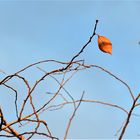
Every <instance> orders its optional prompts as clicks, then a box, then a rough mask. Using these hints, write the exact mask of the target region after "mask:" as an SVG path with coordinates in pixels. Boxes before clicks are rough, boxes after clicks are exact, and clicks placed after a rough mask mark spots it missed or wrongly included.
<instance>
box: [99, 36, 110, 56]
mask: <svg viewBox="0 0 140 140" xmlns="http://www.w3.org/2000/svg"><path fill="white" fill-rule="evenodd" d="M98 46H99V49H100V50H101V51H102V52H105V53H109V54H112V43H111V41H110V40H109V39H108V38H106V37H104V36H99V35H98Z"/></svg>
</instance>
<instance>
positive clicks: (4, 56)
mask: <svg viewBox="0 0 140 140" xmlns="http://www.w3.org/2000/svg"><path fill="white" fill-rule="evenodd" d="M139 13H140V2H139V1H126V0H124V1H14V0H13V1H12V0H11V1H0V48H1V51H0V69H1V70H3V71H5V72H6V73H7V74H12V73H14V72H16V71H18V70H20V69H21V68H23V67H25V66H26V65H28V64H30V63H34V62H37V61H40V60H46V59H55V60H60V61H69V60H70V59H71V58H72V56H74V55H75V54H76V53H77V52H78V51H79V50H80V49H81V47H82V46H83V45H84V44H85V43H86V41H87V40H88V38H89V36H90V35H91V34H92V31H93V27H94V24H95V20H96V19H98V20H99V24H98V27H97V30H96V32H97V33H98V34H100V35H103V36H106V37H108V38H109V39H110V40H111V42H112V44H113V54H112V55H108V54H104V53H102V52H101V51H100V50H99V49H98V45H97V37H94V39H93V40H92V43H91V44H90V45H89V46H88V47H87V48H86V50H85V51H84V53H83V54H82V55H81V56H80V57H79V59H84V60H85V62H86V63H87V64H96V65H99V66H102V67H104V68H106V69H108V70H109V71H111V72H112V73H114V74H115V75H116V76H118V77H120V78H121V79H122V80H124V81H125V82H127V83H128V84H129V85H130V87H131V88H132V91H133V93H134V95H137V94H138V93H139V91H140V87H139V83H140V76H139V72H140V67H139V60H140V45H139V44H138V42H139V41H140V26H139V25H140V18H139ZM51 67H55V66H51ZM37 73H38V72H37V71H34V72H32V73H30V72H27V73H26V74H28V75H27V77H29V78H30V80H31V81H33V80H34V75H36V76H40V75H39V74H37ZM2 77H4V75H2V74H1V78H2ZM77 83H78V86H77ZM13 84H14V83H13ZM51 84H53V83H52V82H51ZM51 84H50V87H51ZM17 85H18V83H17ZM19 88H20V87H19ZM66 88H67V89H68V90H70V91H71V93H72V95H73V96H74V97H75V98H78V97H79V98H80V95H81V92H82V91H83V90H85V92H86V94H85V98H87V99H97V100H101V101H106V102H110V103H115V104H118V105H121V106H123V107H125V108H129V107H130V103H131V99H130V96H129V93H128V91H127V89H126V87H124V86H123V85H122V84H120V83H119V82H118V81H116V80H114V79H113V78H112V77H110V76H108V75H107V74H105V73H103V72H102V71H100V70H97V69H91V70H86V71H83V72H80V73H79V74H77V75H76V76H75V77H74V78H73V80H72V82H71V83H70V85H66ZM21 89H22V88H21ZM2 91H3V92H5V91H4V89H2ZM21 92H23V91H21ZM5 94H6V93H5ZM75 94H76V95H75ZM7 98H9V96H8V95H4V93H3V95H2V97H1V98H0V101H1V102H2V103H3V102H5V101H6V100H7ZM7 112H8V107H7ZM60 112H61V113H60V114H59V115H58V116H59V119H58V118H55V117H54V118H53V117H52V116H53V113H52V114H49V115H48V116H47V117H48V118H47V119H48V120H49V121H50V124H51V122H52V124H51V125H52V128H53V129H54V133H56V134H58V135H59V136H60V137H62V136H63V132H64V128H65V125H66V122H67V121H66V118H65V117H64V115H63V114H67V113H69V112H68V109H67V108H65V109H63V110H62V111H60ZM54 113H57V112H54ZM58 113H59V112H58ZM136 113H137V114H140V113H139V110H136ZM11 117H12V116H11ZM42 117H44V116H42ZM9 118H10V117H9ZM57 119H58V120H59V122H61V126H62V128H59V131H58V128H57V127H56V126H55V125H56V123H57V125H59V122H58V120H57ZM63 120H65V121H63ZM124 120H125V115H124V114H123V113H122V112H120V111H119V110H116V109H114V108H113V109H112V108H109V107H104V106H98V105H94V104H85V103H83V105H81V107H80V109H79V111H78V112H77V116H76V117H75V119H74V122H73V125H72V127H71V129H70V134H69V138H79V139H81V138H85V139H86V138H87V139H88V138H91V139H93V138H114V134H115V133H116V131H117V130H118V129H119V128H120V127H121V125H122V123H123V122H124ZM139 123H140V119H139V118H138V117H133V118H132V121H131V123H130V125H129V128H128V130H127V132H126V135H125V138H139V137H138V134H139V133H140V131H139V130H140V129H139V125H137V124H139Z"/></svg>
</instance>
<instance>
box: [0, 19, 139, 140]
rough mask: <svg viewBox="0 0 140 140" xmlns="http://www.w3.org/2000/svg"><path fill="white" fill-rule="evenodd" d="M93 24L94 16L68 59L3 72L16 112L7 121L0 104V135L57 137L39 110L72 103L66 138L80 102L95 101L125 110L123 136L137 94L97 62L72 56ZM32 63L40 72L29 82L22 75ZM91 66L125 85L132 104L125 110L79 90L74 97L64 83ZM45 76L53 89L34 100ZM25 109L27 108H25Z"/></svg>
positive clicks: (21, 138) (136, 104) (55, 108)
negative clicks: (19, 83) (22, 88)
mask: <svg viewBox="0 0 140 140" xmlns="http://www.w3.org/2000/svg"><path fill="white" fill-rule="evenodd" d="M97 24H98V20H96V23H95V26H94V29H93V32H92V35H91V36H90V37H89V39H88V41H87V42H86V43H85V45H83V47H82V48H81V49H80V51H79V52H78V53H76V55H74V56H73V57H72V58H71V60H70V61H68V62H61V61H56V60H44V61H39V62H36V63H33V64H30V65H28V66H26V67H24V68H23V69H21V70H19V71H18V72H16V73H14V74H11V75H7V76H6V77H5V78H3V79H2V80H1V81H0V86H4V88H6V89H8V90H11V91H12V92H14V93H15V100H14V104H15V108H12V110H15V113H16V115H15V116H16V118H14V117H13V121H12V122H11V121H9V120H8V119H7V114H5V111H4V109H5V107H4V106H3V104H0V137H6V138H11V137H14V138H17V139H19V140H24V139H27V140H29V139H31V138H33V137H35V136H37V135H39V136H43V137H46V138H49V139H52V140H54V139H59V138H58V137H57V136H55V134H54V133H53V130H51V129H50V122H48V121H47V119H42V118H41V114H42V113H47V112H48V111H54V110H59V109H62V108H63V107H64V106H66V105H73V106H74V108H73V113H72V114H71V117H70V119H69V121H68V124H67V126H66V129H65V134H64V139H65V140H66V139H67V137H68V133H69V130H70V126H71V125H72V120H73V119H74V117H75V114H76V112H77V110H78V108H79V106H80V105H81V103H95V104H100V105H104V106H108V107H112V108H114V109H119V110H120V111H122V112H124V113H125V114H126V121H125V123H124V125H123V126H122V127H121V129H120V131H119V132H120V136H119V138H118V139H119V140H121V139H122V138H123V136H124V134H125V131H126V129H127V127H128V124H129V122H130V119H131V116H132V115H133V111H134V109H135V108H136V107H138V106H140V103H139V102H138V100H139V98H140V94H138V95H137V96H136V97H134V95H133V93H132V90H131V88H130V86H129V85H128V84H127V83H126V82H125V81H123V80H122V79H120V78H119V77H117V76H116V75H115V74H113V73H112V72H110V71H108V70H106V69H105V68H103V67H101V66H98V65H87V64H85V63H84V60H76V59H77V58H78V57H79V56H80V55H81V54H82V53H83V51H84V50H85V48H86V47H87V46H88V45H89V44H90V43H91V41H92V39H93V37H94V36H95V35H96V28H97ZM40 64H45V65H49V64H53V65H54V66H56V65H57V68H56V69H52V70H46V69H44V68H41V66H40ZM34 67H35V68H37V69H39V71H42V72H43V75H42V76H40V77H39V78H38V79H36V81H35V82H34V83H30V82H29V79H28V78H27V77H25V76H23V75H24V74H23V73H24V72H25V71H30V73H31V74H32V71H31V70H32V68H34ZM91 68H97V69H100V70H101V71H102V72H105V73H107V74H108V75H109V76H111V77H113V78H115V79H116V80H117V81H119V82H120V83H121V84H123V85H124V86H125V87H126V88H127V89H128V92H129V95H130V97H131V99H132V104H131V105H130V109H129V110H126V109H125V108H123V107H121V106H119V105H117V104H114V103H107V102H103V101H98V100H92V99H83V95H84V94H82V97H81V99H74V97H73V96H72V93H71V92H70V91H69V90H68V89H67V88H66V84H67V83H68V82H69V81H70V80H71V79H72V78H73V76H74V75H75V74H76V73H78V72H79V71H82V70H85V69H91ZM57 76H61V78H60V77H59V78H58V77H57ZM15 78H16V79H17V80H21V81H22V84H23V85H24V86H25V88H26V90H25V92H24V99H23V97H22V95H23V94H21V93H20V92H19V90H18V88H14V87H13V86H12V85H11V84H9V83H12V82H13V80H14V79H15ZM49 78H52V80H54V81H55V82H56V83H57V87H55V86H54V88H55V92H53V93H52V94H49V96H47V99H46V101H41V103H40V102H37V100H36V94H43V93H40V92H42V91H40V92H39V93H36V90H37V88H38V87H39V85H41V84H42V83H43V82H46V81H47V80H48V79H49ZM55 82H54V83H55ZM17 87H18V86H17ZM62 91H63V92H62ZM61 92H62V93H61ZM45 93H50V91H46V92H45ZM11 95H12V94H11ZM45 95H46V94H45ZM45 95H44V97H45ZM47 95H48V94H47ZM58 98H61V99H62V101H61V102H60V103H56V100H58ZM29 109H30V111H28V110H29ZM9 111H10V109H9ZM28 125H29V127H30V131H26V129H22V128H24V127H27V126H28ZM42 127H44V129H43V131H41V130H42V129H41V128H42ZM93 127H94V126H93ZM19 128H20V129H19ZM44 130H45V131H44ZM40 131H41V132H40Z"/></svg>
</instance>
